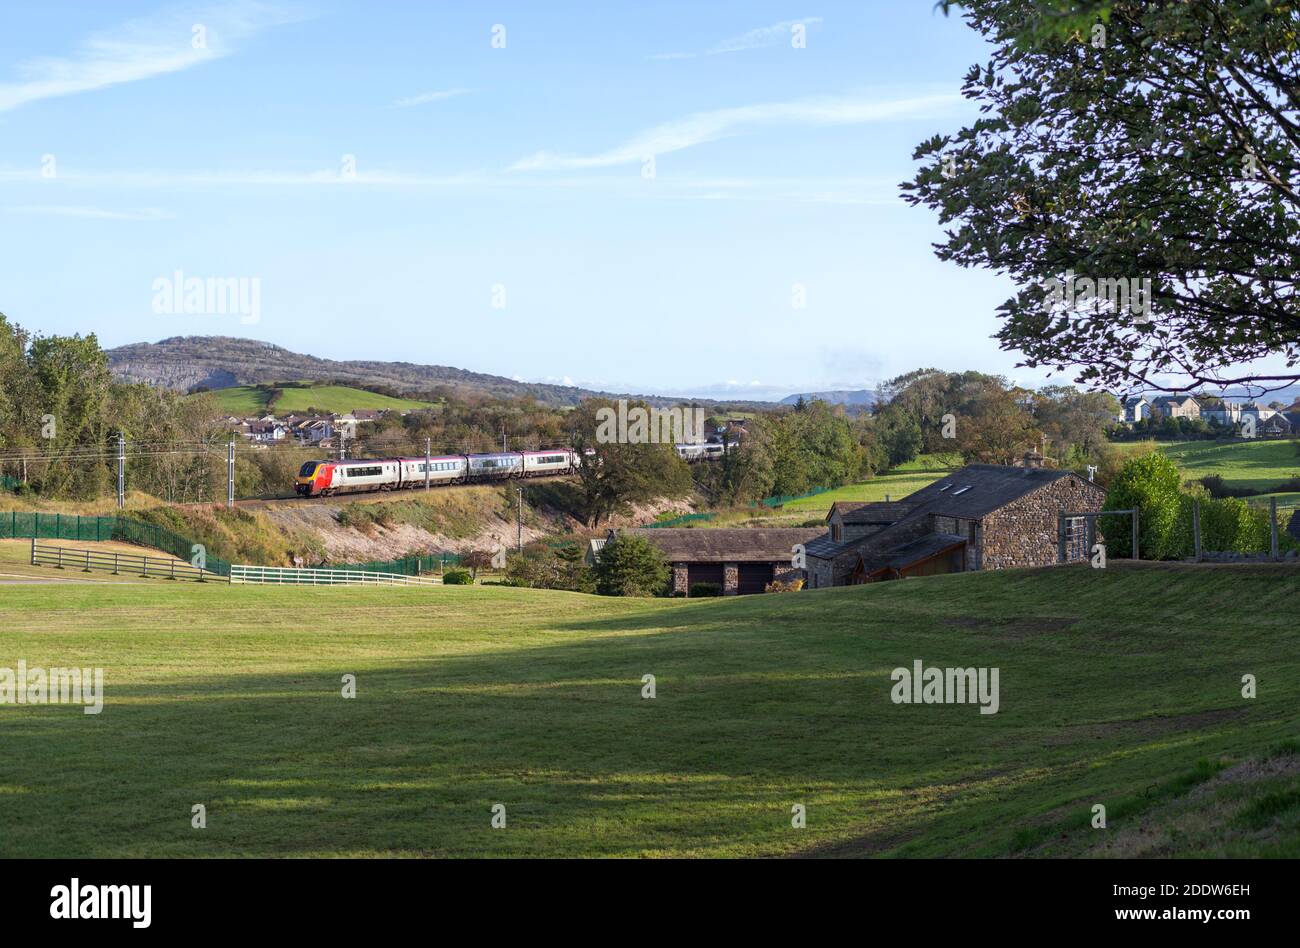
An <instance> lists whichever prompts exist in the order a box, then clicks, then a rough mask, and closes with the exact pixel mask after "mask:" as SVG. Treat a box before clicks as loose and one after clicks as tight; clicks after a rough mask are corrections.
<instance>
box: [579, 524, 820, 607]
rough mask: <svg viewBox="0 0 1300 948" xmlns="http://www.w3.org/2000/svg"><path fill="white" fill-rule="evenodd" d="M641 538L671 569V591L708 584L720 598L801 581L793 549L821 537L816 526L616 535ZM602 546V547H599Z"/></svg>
mask: <svg viewBox="0 0 1300 948" xmlns="http://www.w3.org/2000/svg"><path fill="white" fill-rule="evenodd" d="M621 532H622V533H625V534H634V535H636V536H642V537H645V538H646V539H647V540H649V541H650V545H651V546H653V547H654V548H655V549H657V550H658V551H659V552H660V553H662V554H663V556H664V559H666V560H667V561H668V562H669V563H670V564H672V570H673V575H672V591H673V594H674V595H678V596H687V595H689V594H690V590H691V587H692V586H694V585H695V584H696V583H711V584H714V585H716V586H718V587H719V588H720V589H721V590H722V594H723V595H724V596H735V595H745V594H748V593H761V592H763V590H764V589H765V588H766V587H767V584H768V583H770V582H772V581H773V580H782V581H788V580H792V579H801V578H802V576H803V573H802V571H801V570H799V569H796V568H795V567H794V565H793V559H794V548H795V546H796V545H797V544H806V543H808V542H809V541H811V540H813V539H814V538H816V537H818V536H820V535H821V533H822V531H821V529H820V528H819V527H798V528H781V529H772V530H765V529H758V530H754V529H746V528H736V529H727V528H718V529H709V528H690V527H680V528H672V527H664V528H659V529H653V528H638V529H630V530H623V531H621ZM602 546H603V544H602Z"/></svg>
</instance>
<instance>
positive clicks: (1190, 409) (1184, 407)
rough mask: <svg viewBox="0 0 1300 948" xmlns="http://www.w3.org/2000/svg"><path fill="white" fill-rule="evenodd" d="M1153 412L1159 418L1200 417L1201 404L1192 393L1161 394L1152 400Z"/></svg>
mask: <svg viewBox="0 0 1300 948" xmlns="http://www.w3.org/2000/svg"><path fill="white" fill-rule="evenodd" d="M1151 414H1153V415H1155V416H1156V417H1159V418H1200V417H1201V406H1200V404H1199V403H1197V401H1196V399H1194V398H1192V396H1190V395H1161V396H1160V397H1158V398H1154V399H1152V400H1151Z"/></svg>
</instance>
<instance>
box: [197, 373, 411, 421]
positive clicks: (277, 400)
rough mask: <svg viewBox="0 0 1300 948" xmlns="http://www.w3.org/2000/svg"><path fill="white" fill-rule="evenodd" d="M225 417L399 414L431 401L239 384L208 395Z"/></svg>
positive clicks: (332, 388)
mask: <svg viewBox="0 0 1300 948" xmlns="http://www.w3.org/2000/svg"><path fill="white" fill-rule="evenodd" d="M209 396H210V397H211V398H214V399H215V400H216V402H217V404H218V405H220V406H221V411H222V413H223V414H227V415H238V416H239V417H241V418H245V417H248V416H251V415H260V414H262V413H263V412H266V411H273V412H274V413H275V414H277V415H288V414H290V413H297V414H304V413H306V412H307V411H308V410H309V409H315V410H317V411H321V412H332V413H337V414H340V415H341V414H344V413H345V412H349V411H352V409H354V408H385V409H396V410H399V411H402V410H406V409H414V408H427V407H428V406H429V405H430V404H432V403H430V402H418V401H413V400H411V399H408V398H390V397H389V396H387V395H380V394H379V393H377V392H367V391H364V390H363V389H359V388H349V387H347V386H345V385H316V384H314V383H311V382H297V383H292V384H284V385H279V386H276V385H265V384H264V385H236V386H234V387H232V388H219V389H216V390H215V391H212V392H210V393H209Z"/></svg>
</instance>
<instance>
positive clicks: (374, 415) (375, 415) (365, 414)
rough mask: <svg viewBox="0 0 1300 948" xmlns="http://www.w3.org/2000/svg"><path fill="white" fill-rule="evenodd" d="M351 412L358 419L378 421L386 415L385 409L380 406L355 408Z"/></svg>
mask: <svg viewBox="0 0 1300 948" xmlns="http://www.w3.org/2000/svg"><path fill="white" fill-rule="evenodd" d="M351 414H352V417H353V419H354V420H356V421H378V420H379V419H380V418H382V417H384V412H383V410H382V409H378V408H354V409H352V412H351Z"/></svg>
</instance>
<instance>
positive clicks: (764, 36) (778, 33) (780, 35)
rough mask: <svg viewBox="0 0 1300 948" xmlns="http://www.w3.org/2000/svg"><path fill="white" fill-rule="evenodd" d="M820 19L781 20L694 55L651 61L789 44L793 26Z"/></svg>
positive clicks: (664, 55) (673, 56)
mask: <svg viewBox="0 0 1300 948" xmlns="http://www.w3.org/2000/svg"><path fill="white" fill-rule="evenodd" d="M821 22H822V18H821V17H819V16H810V17H806V18H805V19H802V20H782V21H781V22H780V23H773V24H772V25H771V26H761V27H759V28H758V29H756V30H750V31H749V32H747V33H741V34H740V35H739V36H733V37H731V38H730V39H724V40H723V41H722V42H721V43H718V44H717V45H716V46H711V47H709V48H708V49H705V50H701V51H700V52H695V53H660V54H659V55H657V56H652V57H650V58H651V59H695V58H696V57H698V56H717V55H718V54H720V53H738V52H741V51H742V50H746V49H759V48H761V47H764V46H775V45H777V44H778V43H782V42H789V39H790V36H791V31H792V30H793V28H794V27H795V26H804V27H807V26H811V25H813V24H817V23H821Z"/></svg>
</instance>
